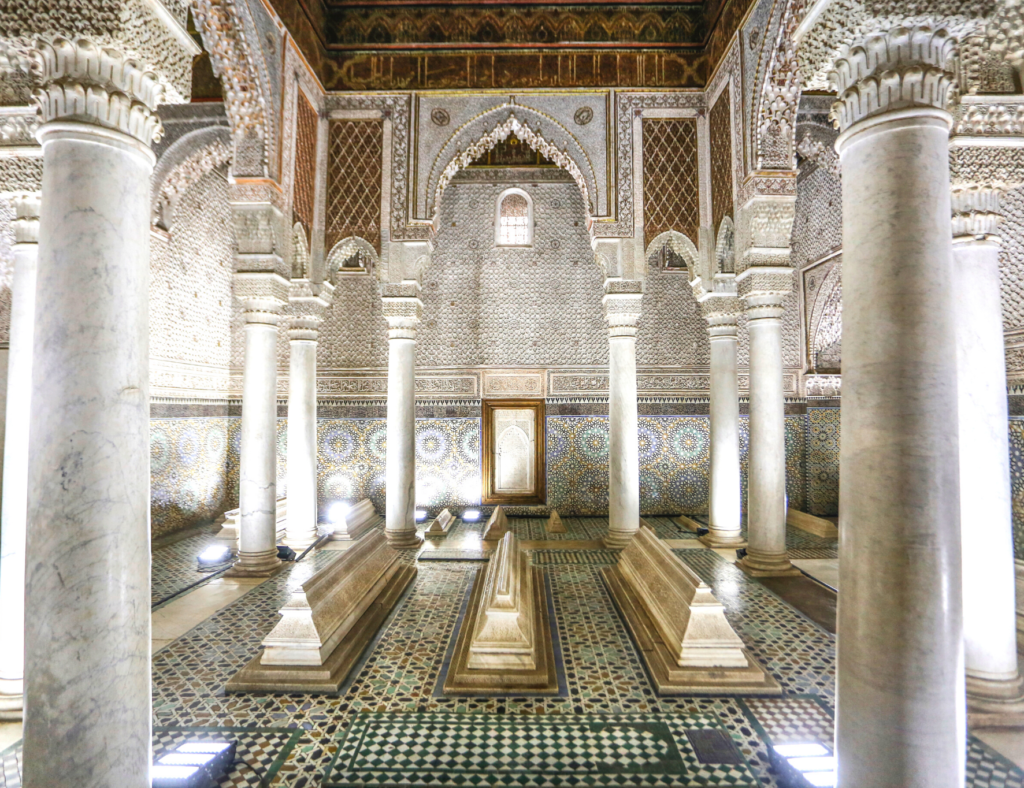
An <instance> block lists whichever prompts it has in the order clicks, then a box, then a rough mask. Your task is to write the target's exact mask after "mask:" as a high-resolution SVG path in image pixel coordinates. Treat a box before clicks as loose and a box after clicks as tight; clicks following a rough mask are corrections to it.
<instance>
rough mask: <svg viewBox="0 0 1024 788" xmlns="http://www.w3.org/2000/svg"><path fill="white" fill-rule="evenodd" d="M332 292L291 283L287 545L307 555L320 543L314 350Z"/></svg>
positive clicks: (328, 288) (300, 282) (301, 281)
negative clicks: (316, 543) (307, 550)
mask: <svg viewBox="0 0 1024 788" xmlns="http://www.w3.org/2000/svg"><path fill="white" fill-rule="evenodd" d="M333 294H334V287H333V285H331V284H329V283H322V284H321V283H316V282H310V281H308V280H305V279H298V280H295V279H293V280H292V284H291V295H290V302H291V316H290V318H289V326H288V339H289V345H290V347H291V357H290V362H289V372H288V533H287V535H286V537H285V542H286V543H287V544H288V546H289V547H292V548H294V549H295V550H304V549H306V548H307V547H309V546H310V545H311V544H313V543H314V542H315V541H316V540H317V538H318V532H317V511H318V506H317V494H316V457H317V441H316V345H317V338H318V336H319V333H320V331H319V329H320V324H321V322H323V319H324V311H325V310H326V309H327V307H328V306H330V303H331V300H332V297H333Z"/></svg>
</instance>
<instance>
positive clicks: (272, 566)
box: [224, 547, 282, 577]
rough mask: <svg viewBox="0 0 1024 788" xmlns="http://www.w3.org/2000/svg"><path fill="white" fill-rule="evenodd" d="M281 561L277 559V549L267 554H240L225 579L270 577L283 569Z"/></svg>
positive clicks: (225, 574) (226, 573)
mask: <svg viewBox="0 0 1024 788" xmlns="http://www.w3.org/2000/svg"><path fill="white" fill-rule="evenodd" d="M281 566H282V563H281V559H280V558H278V557H277V548H276V547H275V548H274V549H273V551H267V552H265V553H239V554H238V560H237V561H235V565H234V566H232V567H231V568H230V569H229V570H228V571H227V572H225V573H224V576H225V577H270V576H271V575H272V574H274V573H275V572H277V571H278V570H280V569H281Z"/></svg>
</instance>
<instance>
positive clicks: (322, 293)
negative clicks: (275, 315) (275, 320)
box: [288, 279, 334, 342]
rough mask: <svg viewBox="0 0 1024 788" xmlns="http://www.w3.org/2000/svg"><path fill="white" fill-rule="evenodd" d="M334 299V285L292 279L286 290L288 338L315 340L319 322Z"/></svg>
mask: <svg viewBox="0 0 1024 788" xmlns="http://www.w3.org/2000/svg"><path fill="white" fill-rule="evenodd" d="M333 301H334V285H332V284H331V283H330V282H311V281H310V280H308V279H293V280H292V281H291V283H290V285H289V292H288V338H289V339H302V340H312V341H314V342H315V341H316V339H317V337H318V335H319V331H320V324H321V323H323V321H324V317H325V316H326V314H327V309H328V308H329V307H330V305H331V303H332V302H333Z"/></svg>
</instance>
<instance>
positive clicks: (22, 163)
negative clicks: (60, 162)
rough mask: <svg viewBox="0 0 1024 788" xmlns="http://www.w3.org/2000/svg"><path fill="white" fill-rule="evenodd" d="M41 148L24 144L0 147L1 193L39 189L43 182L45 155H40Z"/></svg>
mask: <svg viewBox="0 0 1024 788" xmlns="http://www.w3.org/2000/svg"><path fill="white" fill-rule="evenodd" d="M39 150H40V149H39V148H28V146H24V145H21V146H16V147H14V148H7V149H4V148H2V147H0V194H3V193H9V192H35V191H39V189H40V187H41V186H42V183H43V157H42V156H40V155H38V152H39ZM26 153H29V154H31V155H25V154H26Z"/></svg>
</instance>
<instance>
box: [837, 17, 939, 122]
mask: <svg viewBox="0 0 1024 788" xmlns="http://www.w3.org/2000/svg"><path fill="white" fill-rule="evenodd" d="M955 49H956V40H955V39H954V38H953V37H952V36H951V35H950V34H949V33H948V32H947V31H946V30H945V29H941V28H940V29H935V28H933V27H930V26H927V25H921V26H906V27H904V26H897V27H893V28H892V29H890V30H888V31H886V32H880V33H873V34H869V35H867V36H865V37H864V38H862V39H860V40H859V41H857V42H855V43H853V44H852V45H849V46H844V47H842V48H841V49H840V56H839V57H838V58H837V59H836V61H835V63H834V66H833V69H832V71H831V72H830V73H829V82H830V84H831V86H832V88H833V89H834V90H835V91H836V94H837V95H838V96H839V98H838V100H837V101H836V102H835V103H834V104H833V105H832V112H831V115H830V117H831V118H832V120H833V123H835V125H836V127H837V128H838V129H840V130H841V131H846V130H847V129H848V128H850V127H851V126H853V125H854V124H855V123H858V122H859V121H862V120H865V119H867V118H871V117H874V116H876V115H881V114H883V113H886V112H893V111H895V110H901V109H913V108H922V107H924V108H930V109H934V110H940V111H945V110H946V107H947V106H948V104H949V99H950V95H951V92H952V90H953V88H954V86H955V84H956V82H955V76H954V73H953V55H954V52H955Z"/></svg>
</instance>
